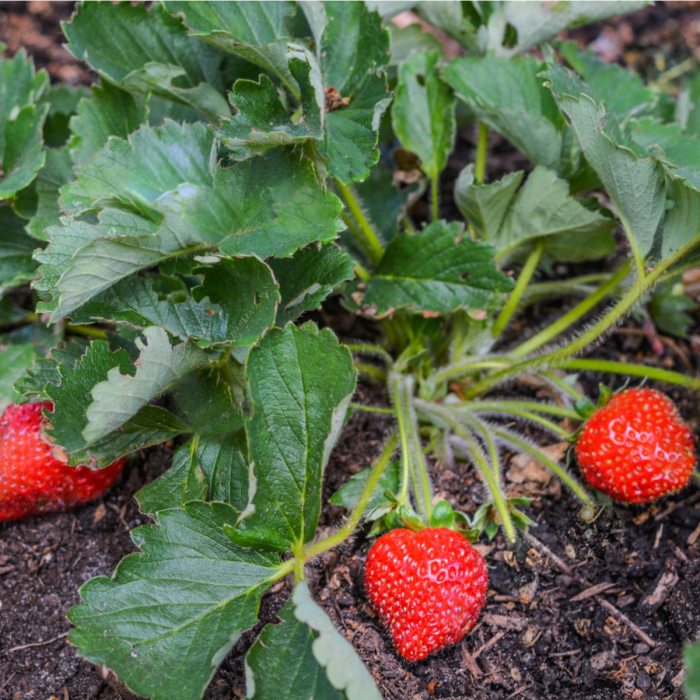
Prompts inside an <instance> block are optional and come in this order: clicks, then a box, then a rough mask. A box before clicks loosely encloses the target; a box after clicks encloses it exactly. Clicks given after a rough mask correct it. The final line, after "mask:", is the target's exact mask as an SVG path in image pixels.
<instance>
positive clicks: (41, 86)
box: [0, 44, 49, 199]
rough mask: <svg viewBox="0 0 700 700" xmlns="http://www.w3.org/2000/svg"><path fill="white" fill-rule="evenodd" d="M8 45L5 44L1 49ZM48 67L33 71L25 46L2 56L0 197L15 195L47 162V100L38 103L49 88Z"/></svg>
mask: <svg viewBox="0 0 700 700" xmlns="http://www.w3.org/2000/svg"><path fill="white" fill-rule="evenodd" d="M4 48H5V45H4V44H2V49H4ZM48 84H49V80H48V75H47V73H46V71H43V70H42V71H39V72H38V73H35V72H34V63H33V61H32V60H31V59H28V58H27V54H26V53H25V52H24V50H21V51H18V52H17V53H16V54H15V55H14V57H13V58H11V59H6V60H0V93H1V94H2V102H1V103H0V162H1V163H2V173H3V175H2V179H0V199H8V198H10V197H14V195H15V194H17V192H19V190H21V189H23V188H24V187H26V186H27V185H29V184H30V183H31V182H32V180H33V179H34V178H35V177H36V174H37V173H38V172H39V170H41V168H42V166H43V165H44V159H45V156H44V149H43V127H44V120H45V118H46V115H47V114H48V111H49V105H48V104H38V102H39V100H40V99H41V98H42V97H43V95H44V94H45V93H46V91H47V89H48Z"/></svg>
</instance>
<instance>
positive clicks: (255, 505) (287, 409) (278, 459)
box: [236, 324, 355, 550]
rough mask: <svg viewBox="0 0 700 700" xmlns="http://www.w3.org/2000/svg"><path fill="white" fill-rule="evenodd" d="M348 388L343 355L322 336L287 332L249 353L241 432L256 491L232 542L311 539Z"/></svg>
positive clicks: (348, 364) (282, 543)
mask: <svg viewBox="0 0 700 700" xmlns="http://www.w3.org/2000/svg"><path fill="white" fill-rule="evenodd" d="M354 389H355V370H354V369H353V366H352V358H351V356H350V353H349V352H348V351H347V350H346V349H345V348H344V347H342V346H341V345H340V344H339V343H338V341H337V339H336V337H335V336H334V335H333V333H331V332H330V331H329V330H327V329H326V330H323V331H319V330H318V329H317V328H316V327H315V326H314V325H312V324H306V325H304V326H302V327H300V328H298V327H296V326H293V325H287V326H285V327H284V329H273V330H272V331H270V332H268V333H267V335H266V336H265V337H264V338H263V339H262V341H261V342H260V344H259V345H257V346H256V347H255V348H253V350H252V351H251V353H250V356H249V358H248V391H249V401H250V410H251V415H250V418H249V419H248V420H247V422H246V432H247V434H248V446H249V450H250V455H249V456H250V461H251V463H252V464H253V465H254V466H253V472H254V475H255V480H256V488H255V492H254V493H253V495H252V498H251V502H250V504H249V505H248V508H247V509H246V516H245V519H243V520H242V521H241V523H240V527H239V529H238V530H237V532H236V535H237V536H240V537H241V538H244V539H245V540H246V541H250V542H258V543H260V544H264V545H265V546H269V547H273V548H276V549H281V550H284V549H288V548H291V547H292V546H293V545H295V544H296V545H299V544H301V543H304V542H308V541H309V540H311V539H312V538H313V537H314V535H315V532H316V525H317V523H318V518H319V514H320V512H321V484H322V478H323V470H324V468H325V465H326V462H327V461H328V456H329V454H330V450H331V449H332V447H333V445H334V443H335V440H336V438H337V436H338V433H339V431H340V428H341V426H342V422H343V419H344V416H345V411H346V409H347V406H348V403H349V401H350V397H351V396H352V393H353V391H354Z"/></svg>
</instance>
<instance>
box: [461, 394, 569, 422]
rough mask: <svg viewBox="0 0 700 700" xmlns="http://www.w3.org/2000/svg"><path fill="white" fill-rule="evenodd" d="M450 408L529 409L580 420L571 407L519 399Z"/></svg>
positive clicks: (492, 400) (503, 410)
mask: <svg viewBox="0 0 700 700" xmlns="http://www.w3.org/2000/svg"><path fill="white" fill-rule="evenodd" d="M450 408H451V409H452V410H454V411H455V412H457V411H458V410H460V409H463V410H466V411H474V412H476V413H479V412H482V413H483V412H491V411H493V412H498V413H500V412H508V411H512V410H517V411H528V412H534V413H546V414H548V415H550V416H558V417H559V418H572V419H573V420H579V416H578V414H577V413H576V411H574V410H573V409H571V408H566V407H565V406H557V405H555V404H552V403H539V402H538V401H520V400H517V399H491V400H489V399H485V400H481V401H464V402H461V403H457V404H450Z"/></svg>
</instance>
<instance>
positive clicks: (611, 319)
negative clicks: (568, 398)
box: [466, 241, 697, 398]
mask: <svg viewBox="0 0 700 700" xmlns="http://www.w3.org/2000/svg"><path fill="white" fill-rule="evenodd" d="M695 245H697V241H696V242H692V243H689V244H688V245H687V246H686V247H685V248H682V249H681V250H680V251H678V252H677V253H676V254H675V255H673V256H671V257H669V258H667V259H665V260H663V261H661V262H660V263H658V265H657V266H656V267H655V268H654V269H653V270H652V271H651V272H650V273H649V274H647V275H645V276H644V277H641V278H639V279H637V281H636V282H635V283H634V284H633V285H632V287H631V288H630V289H629V290H628V291H627V292H626V293H625V294H624V296H623V297H622V298H621V299H620V300H619V301H618V303H617V304H615V306H613V307H612V308H611V309H610V310H609V311H608V312H607V313H606V314H605V315H604V316H603V317H602V318H601V319H600V320H599V321H598V322H597V323H594V324H593V325H592V326H591V327H590V328H588V329H587V330H586V331H584V332H583V333H581V334H580V335H578V336H576V337H574V338H573V339H572V340H571V341H570V342H568V343H566V344H565V345H564V346H562V347H560V348H557V349H556V350H553V351H552V352H549V353H545V354H543V355H537V356H536V357H531V358H528V359H526V360H523V361H521V362H516V363H515V364H513V365H511V366H510V367H507V368H505V369H502V370H499V371H496V372H493V373H491V374H489V375H487V376H486V377H484V379H482V380H481V381H480V382H477V383H476V384H474V385H473V386H472V387H471V388H470V389H469V390H468V391H467V392H466V395H467V398H472V397H474V396H479V395H481V394H484V393H486V392H487V391H489V390H490V389H491V388H492V387H494V386H495V385H497V384H499V383H501V382H502V381H504V380H506V379H508V378H509V377H512V376H514V375H517V374H522V373H527V372H529V371H531V370H535V369H539V368H542V367H544V368H551V367H558V366H561V364H562V363H563V362H565V361H566V360H568V359H569V358H571V357H572V356H573V355H576V354H577V353H579V352H581V351H582V350H585V349H586V348H587V347H589V346H590V345H592V344H593V343H595V341H596V340H598V338H600V337H601V336H602V335H603V334H604V333H606V332H607V331H608V330H609V329H610V328H612V327H613V326H614V325H615V324H616V323H617V322H618V321H619V320H620V319H621V318H623V316H625V315H626V314H627V313H629V311H630V310H631V309H632V307H633V306H634V305H635V304H636V303H637V302H638V301H639V299H640V298H641V297H642V296H643V295H644V294H645V293H646V292H647V291H648V290H649V289H651V287H652V286H653V285H654V283H655V282H656V281H657V280H658V279H659V277H661V275H663V274H664V272H666V270H668V269H669V268H670V267H671V266H673V265H674V264H675V263H676V262H677V261H678V260H680V259H682V257H683V256H684V255H686V254H687V253H689V252H690V251H691V250H692V249H693V247H694V246H695Z"/></svg>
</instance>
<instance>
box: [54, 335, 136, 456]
mask: <svg viewBox="0 0 700 700" xmlns="http://www.w3.org/2000/svg"><path fill="white" fill-rule="evenodd" d="M68 359H69V363H66V364H59V365H58V367H57V370H58V377H57V379H58V382H57V383H53V382H56V377H55V375H54V376H53V378H52V379H51V381H52V383H51V384H49V385H46V386H45V392H46V394H47V396H48V397H49V399H50V400H51V401H53V403H54V409H53V412H52V413H51V414H50V426H49V427H48V428H47V430H46V432H47V434H48V435H49V436H50V437H51V438H52V439H53V440H54V442H56V443H57V444H58V445H59V446H60V447H61V448H63V450H64V451H65V452H66V453H67V454H68V462H69V464H73V465H79V464H86V463H91V462H92V461H93V460H94V461H96V462H98V463H100V460H98V459H97V458H96V457H95V456H94V455H93V454H92V453H91V451H90V450H89V445H88V443H87V441H86V440H85V438H84V437H83V435H82V431H83V428H84V427H85V425H86V424H87V417H86V411H87V408H88V406H89V405H90V403H91V402H92V398H91V396H90V392H91V391H92V388H93V387H94V386H95V385H96V384H98V383H99V382H100V381H103V380H104V379H106V377H107V373H108V372H109V370H110V369H112V368H113V367H119V368H121V369H122V370H123V371H126V370H127V369H128V368H130V366H131V361H130V359H129V355H128V354H127V353H126V351H125V350H117V351H116V352H112V351H111V350H110V348H109V345H108V343H107V342H106V341H103V340H98V341H95V342H94V343H91V344H90V345H89V346H88V347H87V349H86V350H85V351H84V353H83V355H82V356H81V358H80V359H79V360H78V361H77V362H74V359H73V358H72V357H69V358H68ZM108 463H109V462H107V461H104V463H103V464H102V466H106V465H107V464H108Z"/></svg>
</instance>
